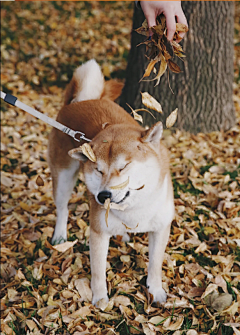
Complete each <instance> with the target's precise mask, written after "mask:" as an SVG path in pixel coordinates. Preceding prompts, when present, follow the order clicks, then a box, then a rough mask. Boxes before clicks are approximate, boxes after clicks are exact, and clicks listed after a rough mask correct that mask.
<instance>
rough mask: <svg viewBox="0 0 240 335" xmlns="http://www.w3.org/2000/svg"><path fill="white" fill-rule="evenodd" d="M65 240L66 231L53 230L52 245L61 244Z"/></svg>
mask: <svg viewBox="0 0 240 335" xmlns="http://www.w3.org/2000/svg"><path fill="white" fill-rule="evenodd" d="M66 241H67V232H64V233H63V232H62V233H61V232H60V233H59V232H57V231H56V230H55V231H54V234H53V237H52V245H56V244H61V243H64V242H66Z"/></svg>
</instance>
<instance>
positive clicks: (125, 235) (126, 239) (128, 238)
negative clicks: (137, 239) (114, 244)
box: [122, 233, 130, 242]
mask: <svg viewBox="0 0 240 335" xmlns="http://www.w3.org/2000/svg"><path fill="white" fill-rule="evenodd" d="M122 241H123V242H129V241H130V237H129V235H128V233H125V234H123V236H122Z"/></svg>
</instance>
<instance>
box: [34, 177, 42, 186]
mask: <svg viewBox="0 0 240 335" xmlns="http://www.w3.org/2000/svg"><path fill="white" fill-rule="evenodd" d="M36 184H37V186H44V181H43V179H42V177H41V176H39V175H38V176H37V179H36Z"/></svg>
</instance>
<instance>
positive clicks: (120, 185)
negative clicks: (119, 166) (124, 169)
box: [110, 177, 129, 190]
mask: <svg viewBox="0 0 240 335" xmlns="http://www.w3.org/2000/svg"><path fill="white" fill-rule="evenodd" d="M128 184H129V177H128V179H127V180H126V181H125V182H123V183H121V184H119V185H116V186H110V188H111V190H123V189H124V188H125V187H126V186H127V185H128Z"/></svg>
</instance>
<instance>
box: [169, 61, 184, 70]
mask: <svg viewBox="0 0 240 335" xmlns="http://www.w3.org/2000/svg"><path fill="white" fill-rule="evenodd" d="M167 65H168V67H169V69H170V70H171V71H172V72H174V73H180V72H182V71H181V69H180V67H179V66H178V65H177V64H176V63H174V62H173V61H172V60H171V59H169V60H168V61H167Z"/></svg>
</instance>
